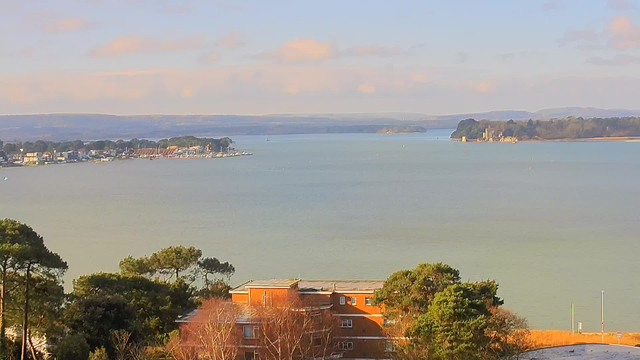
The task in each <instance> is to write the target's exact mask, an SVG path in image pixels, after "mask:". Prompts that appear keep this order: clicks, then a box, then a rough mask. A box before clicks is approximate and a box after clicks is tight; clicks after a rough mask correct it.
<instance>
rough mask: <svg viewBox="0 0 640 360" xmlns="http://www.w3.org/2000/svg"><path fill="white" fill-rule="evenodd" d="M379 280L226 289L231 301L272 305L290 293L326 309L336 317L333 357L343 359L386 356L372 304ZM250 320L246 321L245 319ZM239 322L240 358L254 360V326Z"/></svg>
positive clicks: (377, 313) (378, 315)
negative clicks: (241, 343)
mask: <svg viewBox="0 0 640 360" xmlns="http://www.w3.org/2000/svg"><path fill="white" fill-rule="evenodd" d="M382 285H383V281H365V280H363V281H358V280H298V279H294V280H251V281H248V282H246V283H244V284H242V285H239V286H237V287H236V288H234V289H233V290H231V291H230V293H231V297H232V302H234V303H239V304H246V305H248V306H250V307H255V306H262V307H265V306H267V307H268V306H274V305H278V304H280V303H283V302H284V301H286V299H289V298H291V297H293V296H295V297H299V298H300V299H301V300H302V301H303V302H304V303H306V304H313V306H314V309H315V310H316V311H328V312H330V315H331V316H332V317H333V318H334V319H335V320H336V321H335V324H336V326H337V329H336V331H335V334H334V336H333V341H335V342H336V344H335V349H334V352H333V354H332V356H333V357H340V358H345V359H381V358H388V357H389V356H388V354H387V353H386V350H389V348H388V346H387V345H388V344H387V341H386V338H385V336H384V333H383V331H382V325H383V317H382V314H381V309H380V308H379V307H378V306H375V305H373V296H374V292H375V291H376V290H377V289H380V288H381V287H382ZM249 322H250V321H249ZM249 322H248V323H246V324H244V325H243V334H244V344H243V345H244V346H243V347H242V348H243V349H242V350H241V351H240V353H239V357H240V359H246V360H249V359H254V357H255V355H256V353H259V349H257V348H256V346H255V338H256V337H257V336H259V335H258V334H256V331H257V327H256V326H255V325H253V324H251V323H249Z"/></svg>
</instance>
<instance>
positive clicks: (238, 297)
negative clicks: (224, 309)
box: [231, 294, 249, 303]
mask: <svg viewBox="0 0 640 360" xmlns="http://www.w3.org/2000/svg"><path fill="white" fill-rule="evenodd" d="M231 301H233V302H244V303H248V302H249V295H248V294H231Z"/></svg>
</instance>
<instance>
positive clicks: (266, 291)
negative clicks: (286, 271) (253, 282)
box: [249, 288, 295, 306]
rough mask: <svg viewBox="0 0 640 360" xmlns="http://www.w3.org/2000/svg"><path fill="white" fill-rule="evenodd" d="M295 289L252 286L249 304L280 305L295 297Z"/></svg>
mask: <svg viewBox="0 0 640 360" xmlns="http://www.w3.org/2000/svg"><path fill="white" fill-rule="evenodd" d="M294 295H295V289H274V288H251V289H249V304H251V305H253V306H262V305H269V306H273V305H280V304H285V303H286V302H287V300H289V299H291V298H293V296H294Z"/></svg>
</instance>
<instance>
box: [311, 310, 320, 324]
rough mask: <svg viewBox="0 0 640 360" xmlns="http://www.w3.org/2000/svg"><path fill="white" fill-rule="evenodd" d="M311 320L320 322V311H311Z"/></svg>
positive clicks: (315, 322)
mask: <svg viewBox="0 0 640 360" xmlns="http://www.w3.org/2000/svg"><path fill="white" fill-rule="evenodd" d="M311 321H312V322H313V323H314V324H320V323H322V314H321V313H320V312H314V313H311Z"/></svg>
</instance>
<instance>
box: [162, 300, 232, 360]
mask: <svg viewBox="0 0 640 360" xmlns="http://www.w3.org/2000/svg"><path fill="white" fill-rule="evenodd" d="M241 315H242V309H241V308H240V307H239V306H238V305H237V304H233V303H231V302H229V301H225V300H222V299H211V300H208V301H206V302H204V303H203V304H202V305H201V306H200V308H199V309H198V312H197V313H196V315H195V316H194V317H193V318H192V319H190V321H189V322H188V323H186V324H184V325H183V326H182V327H181V328H180V333H179V335H178V334H174V336H173V337H172V338H171V340H170V341H169V343H168V344H167V352H168V353H169V354H171V356H172V358H173V359H175V360H192V359H195V358H198V359H205V360H234V359H236V357H237V355H238V345H239V344H240V342H241V341H242V331H241V327H240V326H239V325H238V324H237V321H238V319H239V318H240V316H241Z"/></svg>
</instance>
